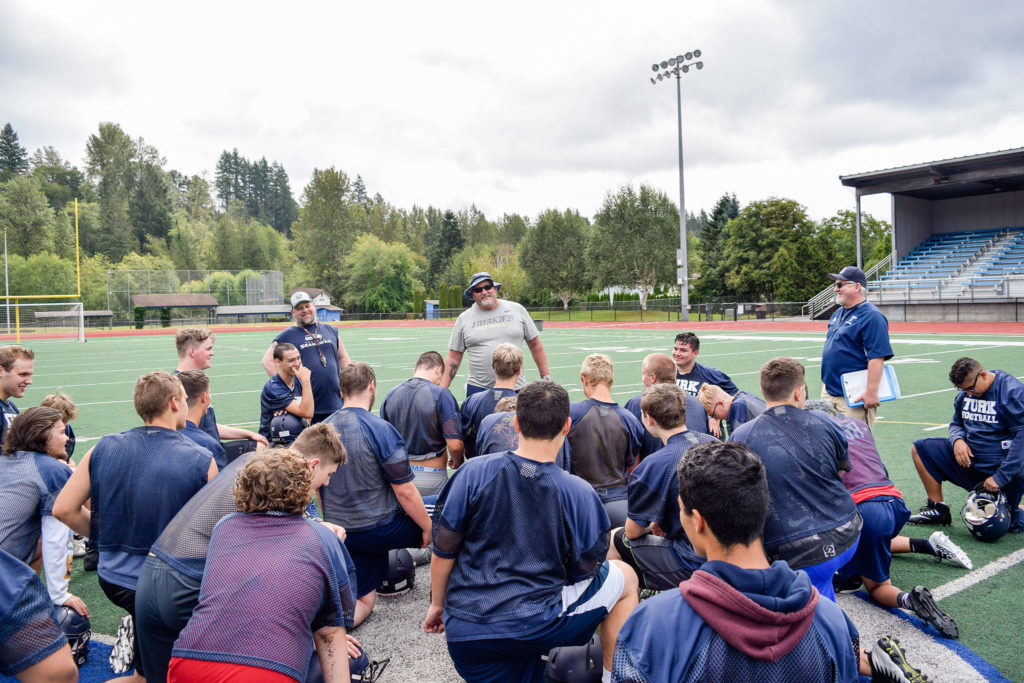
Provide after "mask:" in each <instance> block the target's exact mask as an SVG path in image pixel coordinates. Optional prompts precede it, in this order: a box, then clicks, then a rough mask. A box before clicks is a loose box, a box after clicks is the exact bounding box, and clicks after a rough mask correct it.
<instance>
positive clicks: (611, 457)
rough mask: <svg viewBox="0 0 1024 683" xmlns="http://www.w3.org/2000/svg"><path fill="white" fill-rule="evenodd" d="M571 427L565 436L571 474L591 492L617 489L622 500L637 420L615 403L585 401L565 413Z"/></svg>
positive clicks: (634, 447)
mask: <svg viewBox="0 0 1024 683" xmlns="http://www.w3.org/2000/svg"><path fill="white" fill-rule="evenodd" d="M569 416H570V417H571V418H572V426H571V427H570V428H569V435H568V436H567V437H566V438H567V439H568V440H569V444H570V445H571V446H572V453H573V457H572V470H573V474H575V475H577V476H580V477H582V478H583V479H585V480H586V481H588V482H589V483H590V485H591V486H593V487H594V488H595V489H616V488H621V489H622V491H621V495H618V497H617V498H614V499H615V500H621V499H623V498H625V497H626V491H625V486H626V470H627V469H628V468H629V466H630V465H632V464H633V462H634V461H635V460H636V456H637V453H639V452H640V437H641V436H642V435H643V432H644V428H643V427H641V426H640V422H639V420H637V419H636V418H635V417H633V416H632V415H631V414H630V413H629V412H628V411H627V410H626V409H625V408H622V407H621V406H619V405H618V404H617V403H605V402H604V401H597V400H594V399H592V398H588V399H587V400H585V401H579V402H577V403H573V404H572V406H571V407H570V410H569Z"/></svg>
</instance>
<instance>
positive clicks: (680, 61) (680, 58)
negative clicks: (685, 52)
mask: <svg viewBox="0 0 1024 683" xmlns="http://www.w3.org/2000/svg"><path fill="white" fill-rule="evenodd" d="M685 61H686V60H685V59H683V56H682V55H676V63H677V64H682V63H683V62H685Z"/></svg>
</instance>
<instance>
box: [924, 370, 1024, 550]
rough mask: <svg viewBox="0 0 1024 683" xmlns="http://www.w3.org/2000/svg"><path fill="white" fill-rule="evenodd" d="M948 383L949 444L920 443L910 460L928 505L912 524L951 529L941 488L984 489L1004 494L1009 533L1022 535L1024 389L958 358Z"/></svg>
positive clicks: (1009, 378) (995, 372) (1005, 374)
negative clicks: (950, 411)
mask: <svg viewBox="0 0 1024 683" xmlns="http://www.w3.org/2000/svg"><path fill="white" fill-rule="evenodd" d="M949 381H950V382H952V383H953V385H954V386H955V387H956V388H957V389H959V390H960V393H958V394H957V395H956V398H954V399H953V420H952V421H951V422H950V423H949V438H948V439H943V438H933V439H920V440H918V441H915V442H914V445H913V447H912V448H911V454H912V455H913V457H914V466H915V467H917V474H918V476H919V477H921V482H922V483H923V484H924V490H925V493H927V494H928V503H927V504H926V505H925V506H924V507H923V508H921V511H920V512H918V513H917V514H916V515H913V516H912V517H911V518H910V523H911V524H942V525H945V526H949V524H950V522H951V521H952V518H951V516H950V514H949V506H948V505H947V504H946V502H945V501H944V500H943V498H942V482H944V481H950V482H952V483H953V484H955V485H956V486H959V487H960V488H962V489H966V490H968V491H970V490H972V489H973V488H975V487H976V486H978V485H979V484H980V485H983V486H984V487H985V489H986V490H988V491H991V492H992V493H995V492H996V491H1002V492H1003V494H1005V496H1006V502H1007V506H1008V508H1009V510H1010V514H1011V518H1010V532H1011V533H1013V532H1020V531H1021V530H1024V511H1022V510H1021V509H1020V508H1019V507H1018V505H1019V503H1020V499H1021V493H1024V384H1021V382H1020V380H1018V379H1016V378H1015V377H1014V376H1013V375H1011V374H1010V373H1008V372H1004V371H1003V370H986V369H985V368H984V367H982V365H981V363H979V362H978V361H976V360H974V359H973V358H959V359H957V361H956V362H955V363H953V367H952V369H950V371H949Z"/></svg>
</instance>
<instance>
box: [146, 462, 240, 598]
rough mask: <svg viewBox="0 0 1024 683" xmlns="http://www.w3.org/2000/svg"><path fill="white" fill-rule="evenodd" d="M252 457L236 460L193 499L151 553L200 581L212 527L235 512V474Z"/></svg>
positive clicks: (177, 515) (163, 533)
mask: <svg viewBox="0 0 1024 683" xmlns="http://www.w3.org/2000/svg"><path fill="white" fill-rule="evenodd" d="M255 454H256V453H255V451H251V452H249V453H245V454H244V455H242V457H240V458H235V459H234V460H232V461H231V463H230V464H229V465H228V466H227V467H225V468H224V469H223V470H222V471H221V472H220V474H218V475H217V476H216V477H214V478H213V479H211V480H210V483H208V484H207V485H206V486H204V487H203V488H202V489H200V490H199V492H198V493H197V494H196V495H194V496H192V498H191V499H190V500H189V501H188V502H187V503H185V507H183V508H181V510H180V511H179V512H178V514H176V515H174V518H173V519H172V520H171V521H170V522H169V523H168V524H167V526H166V528H164V530H163V532H162V533H161V534H160V537H159V538H158V539H156V542H155V543H154V544H153V548H152V553H153V554H154V555H156V556H157V557H159V558H160V559H161V560H163V561H164V562H166V563H167V564H169V565H170V566H172V567H174V568H175V569H177V570H178V571H179V572H181V573H182V574H184V575H185V576H188V577H190V578H193V579H196V580H199V579H202V578H203V569H204V568H205V567H206V553H207V551H208V550H209V548H210V536H211V535H212V534H213V527H215V526H216V525H217V522H219V521H220V520H221V519H223V518H224V517H226V516H228V515H230V514H231V513H233V512H234V511H235V482H236V481H237V480H238V473H239V472H241V471H242V468H243V467H245V464H246V463H247V462H249V460H251V459H252V456H253V455H255Z"/></svg>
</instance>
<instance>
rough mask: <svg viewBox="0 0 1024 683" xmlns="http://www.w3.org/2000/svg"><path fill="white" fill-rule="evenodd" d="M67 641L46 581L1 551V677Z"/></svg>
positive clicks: (36, 662) (50, 653)
mask: <svg viewBox="0 0 1024 683" xmlns="http://www.w3.org/2000/svg"><path fill="white" fill-rule="evenodd" d="M47 457H49V456H47ZM67 643H68V641H67V638H65V637H64V634H63V633H62V632H61V630H60V628H58V626H57V621H56V615H55V614H54V612H53V605H52V604H51V603H50V596H48V595H47V594H46V588H44V587H43V582H42V581H40V580H39V577H38V576H36V573H35V572H34V571H32V570H31V569H29V567H28V565H26V564H24V563H22V562H20V561H19V560H18V559H17V558H15V557H12V556H11V555H9V554H8V553H6V552H4V551H3V550H0V676H14V675H16V674H18V673H21V672H22V671H24V670H25V669H27V668H28V667H30V666H32V665H33V664H38V663H39V662H41V661H42V660H43V659H45V658H47V657H49V656H50V655H52V654H53V653H54V652H56V651H57V650H59V649H61V648H62V647H65V646H67Z"/></svg>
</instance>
